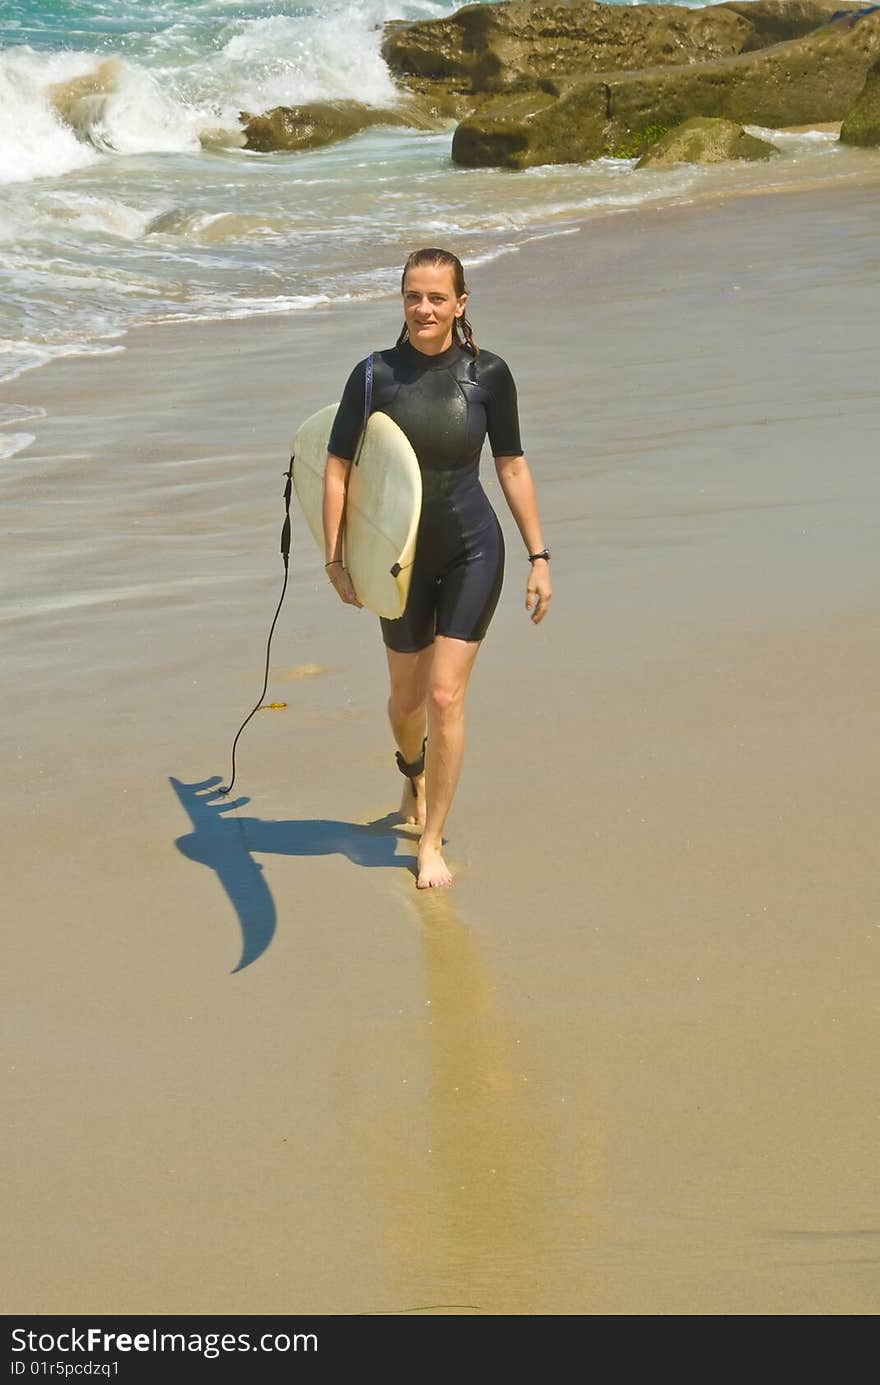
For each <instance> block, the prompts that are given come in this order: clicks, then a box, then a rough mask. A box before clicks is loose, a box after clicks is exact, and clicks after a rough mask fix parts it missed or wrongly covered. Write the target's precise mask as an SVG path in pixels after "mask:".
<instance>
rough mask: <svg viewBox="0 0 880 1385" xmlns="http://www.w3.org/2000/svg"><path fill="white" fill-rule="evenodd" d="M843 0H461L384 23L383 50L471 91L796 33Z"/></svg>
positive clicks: (676, 62) (410, 72)
mask: <svg viewBox="0 0 880 1385" xmlns="http://www.w3.org/2000/svg"><path fill="white" fill-rule="evenodd" d="M850 8H857V6H851V5H849V4H846V3H844V4H841V3H839V0H739V3H736V0H734V3H726V4H720V5H710V6H707V7H705V8H703V9H691V8H688V7H687V6H684V5H676V4H660V5H653V4H647V5H636V4H633V5H608V4H599V3H596V0H565V2H563V0H555V3H553V0H551V2H550V3H547V0H511V3H508V4H476V5H466V6H465V7H464V8H463V9H461V10H457V11H456V12H455V13H454V14H452V15H450V16H449V17H448V18H444V19H430V20H421V21H417V22H415V23H407V22H405V21H402V20H394V21H391V22H389V23H388V24H386V26H385V37H384V42H383V45H382V53H383V56H384V58H385V61H386V62H387V63H388V66H389V68H390V69H391V71H392V73H393V74H394V75H395V76H396V78H397V79H398V81H399V82H400V83H401V84H402V85H403V86H404V87H406V88H409V89H413V90H417V91H420V92H424V91H426V90H430V89H431V88H432V87H433V88H435V89H440V90H443V91H444V92H446V93H448V94H452V95H453V96H457V97H459V98H460V97H462V96H464V95H472V96H473V95H477V94H479V93H481V92H500V91H509V90H516V89H518V88H520V89H521V88H523V87H535V86H540V85H541V84H544V83H547V82H551V83H558V82H559V81H564V80H572V79H578V78H584V77H587V76H588V75H589V74H590V73H593V72H620V71H628V70H632V69H634V68H645V67H661V66H662V67H669V66H680V65H683V64H688V63H699V62H710V61H713V60H715V59H719V58H725V57H733V56H735V55H736V54H738V53H743V52H749V51H751V50H754V49H758V48H762V47H766V46H767V45H768V44H772V43H778V42H780V41H783V40H789V39H794V38H800V37H802V36H803V35H804V34H806V33H809V32H811V31H812V30H814V29H816V28H817V27H819V26H820V25H822V24H824V23H826V22H828V21H829V20H830V18H831V17H832V15H833V14H835V13H838V12H841V11H846V10H849V9H850Z"/></svg>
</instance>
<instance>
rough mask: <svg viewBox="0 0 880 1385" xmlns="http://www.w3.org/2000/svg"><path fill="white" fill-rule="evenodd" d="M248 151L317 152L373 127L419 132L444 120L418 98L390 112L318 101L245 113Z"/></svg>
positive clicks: (439, 124) (390, 109)
mask: <svg viewBox="0 0 880 1385" xmlns="http://www.w3.org/2000/svg"><path fill="white" fill-rule="evenodd" d="M241 122H242V127H243V131H244V139H245V148H246V149H255V150H258V151H259V152H260V153H268V152H270V151H273V150H279V149H287V150H292V151H295V150H302V149H316V148H318V147H319V146H320V145H322V144H332V143H334V142H335V141H337V140H342V139H348V138H350V136H351V135H356V134H358V133H359V132H360V131H361V130H366V129H367V128H368V127H369V126H371V125H406V126H409V127H410V128H414V129H419V130H434V129H438V128H442V125H443V123H445V122H444V118H443V116H442V115H439V114H438V113H436V112H435V111H433V110H431V109H430V108H429V107H427V106H426V105H424V104H419V103H417V102H416V101H415V100H414V99H412V98H410V99H405V100H403V101H402V102H401V103H400V104H399V105H397V106H393V107H391V108H389V109H383V108H381V107H377V106H365V105H362V104H361V103H360V102H358V101H314V102H312V103H311V104H308V105H303V106H276V107H274V109H273V110H271V111H266V112H265V113H264V114H263V115H249V114H248V113H247V112H246V111H242V113H241Z"/></svg>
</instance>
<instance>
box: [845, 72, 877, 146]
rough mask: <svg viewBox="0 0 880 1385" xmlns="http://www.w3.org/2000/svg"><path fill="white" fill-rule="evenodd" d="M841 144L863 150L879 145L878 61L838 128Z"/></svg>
mask: <svg viewBox="0 0 880 1385" xmlns="http://www.w3.org/2000/svg"><path fill="white" fill-rule="evenodd" d="M840 142H841V144H858V145H862V146H863V147H864V148H872V147H875V146H877V145H880V60H878V61H877V62H875V63H874V64H873V65H872V66H871V67H870V68H869V69H868V77H867V81H866V82H865V85H864V88H863V90H862V92H861V93H860V95H859V96H858V97H857V98H856V102H855V105H854V106H853V107H852V109H851V110H850V111H848V112H847V115H846V118H845V119H844V121H843V124H842V125H841V127H840Z"/></svg>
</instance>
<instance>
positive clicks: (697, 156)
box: [636, 115, 779, 168]
mask: <svg viewBox="0 0 880 1385" xmlns="http://www.w3.org/2000/svg"><path fill="white" fill-rule="evenodd" d="M778 153H779V150H778V149H777V148H776V146H775V145H774V144H769V143H768V142H767V140H763V139H756V137H755V136H754V135H750V134H748V133H747V132H746V131H745V130H744V129H743V127H742V126H741V125H738V124H737V122H736V121H735V120H718V119H716V118H714V117H709V118H707V117H704V116H699V115H696V116H694V117H693V119H692V120H685V121H684V122H683V123H682V124H681V125H676V127H675V129H674V130H669V131H668V132H667V133H666V134H665V135H661V137H660V138H659V139H658V140H657V141H656V143H654V144H652V145H651V148H650V149H649V150H647V152H646V153H644V154H643V155H642V157H641V158H640V159H639V161H638V163H637V164H636V168H650V167H652V166H654V165H669V164H717V163H729V162H730V161H731V160H733V159H748V160H756V159H771V158H772V157H773V155H774V154H778Z"/></svg>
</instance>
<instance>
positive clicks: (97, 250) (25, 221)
mask: <svg viewBox="0 0 880 1385" xmlns="http://www.w3.org/2000/svg"><path fill="white" fill-rule="evenodd" d="M455 8H457V5H454V4H451V3H447V0H436V2H433V3H432V0H412V2H410V3H407V2H405V0H317V3H314V4H311V5H299V6H297V5H294V4H291V3H284V0H153V3H143V2H142V0H3V4H2V8H0V288H2V292H0V380H3V379H10V378H12V377H14V376H16V375H17V374H19V373H20V372H21V371H24V370H28V369H31V368H34V367H36V366H39V365H42V364H44V363H45V362H47V361H49V360H51V359H53V357H55V356H58V355H65V354H71V353H81V352H95V353H100V352H103V351H113V350H120V349H124V339H125V335H126V333H127V332H128V331H129V330H130V329H131V328H132V327H133V326H135V325H137V324H140V323H147V322H174V321H187V320H193V319H201V320H205V319H221V318H224V317H238V316H242V315H249V314H260V313H287V312H301V311H308V310H309V309H310V308H312V307H314V306H315V305H316V304H319V303H324V302H327V301H328V300H340V299H346V298H352V297H363V296H368V295H375V294H384V293H386V292H389V291H390V290H391V289H393V287H394V285H395V282H396V279H397V275H398V273H399V266H400V263H401V261H402V259H403V258H404V257H405V255H406V253H407V252H408V250H409V249H411V248H412V247H413V246H414V245H416V244H423V243H440V244H444V245H448V246H449V247H450V248H452V249H454V250H455V251H456V252H457V253H458V254H459V255H460V256H461V258H462V259H463V260H464V261H465V263H466V264H474V263H479V262H481V261H483V260H485V259H486V258H489V257H493V256H497V255H500V254H505V253H512V252H515V250H516V248H517V247H518V246H519V245H520V244H522V242H523V241H524V240H525V239H527V238H530V237H533V236H545V235H554V234H559V233H564V232H566V231H569V230H571V229H572V228H574V227H577V226H579V225H581V224H582V223H583V221H584V220H585V219H586V218H587V217H590V216H596V215H611V214H615V213H618V212H622V211H625V210H626V209H628V208H631V207H637V206H640V205H643V204H645V203H649V202H668V201H687V200H690V199H692V198H695V197H699V196H700V195H704V194H707V193H708V194H711V193H712V192H713V191H715V190H718V191H722V190H724V189H725V188H733V187H742V188H749V187H754V186H767V187H776V186H784V185H785V184H786V182H802V181H804V180H805V179H821V178H841V177H848V176H854V175H855V174H856V173H857V172H858V167H859V159H860V158H863V157H864V156H863V155H861V154H860V153H858V152H857V151H848V150H844V149H841V148H840V147H839V146H838V145H837V142H836V140H835V138H834V136H833V135H831V134H827V133H821V132H814V133H807V134H803V135H784V136H778V137H777V136H776V135H774V138H776V140H777V143H778V145H779V147H780V150H781V157H780V158H779V159H775V160H773V161H772V163H771V164H770V165H761V166H748V165H745V166H743V167H742V168H735V169H730V168H728V169H724V170H717V169H715V170H699V169H695V168H679V169H676V170H673V171H665V172H660V173H658V172H651V171H648V170H641V171H636V170H635V169H634V166H633V163H632V162H631V161H627V160H613V159H603V160H599V161H597V162H595V163H590V164H586V165H571V166H564V167H553V168H551V167H548V168H538V169H532V170H529V171H527V172H522V173H510V172H503V171H499V170H466V169H460V168H456V167H455V166H454V165H453V164H452V162H451V157H450V150H451V141H452V129H453V126H452V124H450V126H449V128H448V129H447V130H443V131H441V132H439V133H437V132H434V133H419V132H415V131H408V130H405V129H399V128H374V129H372V130H369V131H367V132H364V133H362V134H360V135H357V136H355V137H354V138H352V139H350V140H347V141H345V142H343V143H340V144H337V145H333V146H329V147H326V148H323V149H319V150H314V151H310V152H306V153H299V154H290V153H283V154H282V153H273V154H258V153H254V152H251V151H246V150H244V149H242V148H241V147H240V141H241V136H240V130H241V121H240V116H241V112H242V111H248V112H259V111H265V110H268V109H271V108H272V107H273V106H276V105H279V104H292V103H296V102H301V101H309V100H316V99H333V98H346V97H348V98H357V99H358V100H361V101H366V102H368V103H370V104H374V105H388V104H390V103H392V102H393V100H394V88H393V85H392V82H391V79H390V77H389V74H388V71H387V69H386V67H385V64H384V62H383V61H382V58H381V56H380V52H379V46H380V42H381V37H382V25H383V23H384V22H385V21H386V20H388V19H391V18H417V17H436V16H440V15H443V14H447V13H451V12H452V11H453V10H454V9H455ZM14 428H15V420H14V419H13V420H10V419H9V418H8V417H7V418H0V429H4V430H6V431H4V432H0V454H2V452H3V451H4V449H5V451H6V452H9V451H10V450H14V449H15V447H17V446H20V445H22V443H21V440H22V439H23V438H26V437H27V434H25V433H17V432H14V431H10V430H12V429H14Z"/></svg>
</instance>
